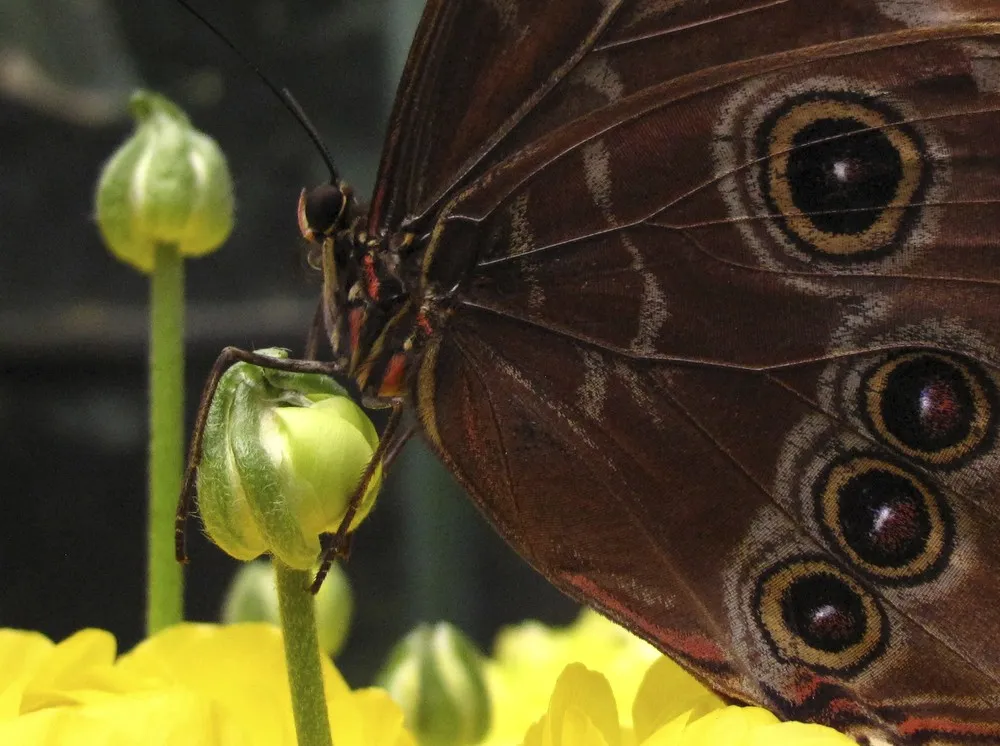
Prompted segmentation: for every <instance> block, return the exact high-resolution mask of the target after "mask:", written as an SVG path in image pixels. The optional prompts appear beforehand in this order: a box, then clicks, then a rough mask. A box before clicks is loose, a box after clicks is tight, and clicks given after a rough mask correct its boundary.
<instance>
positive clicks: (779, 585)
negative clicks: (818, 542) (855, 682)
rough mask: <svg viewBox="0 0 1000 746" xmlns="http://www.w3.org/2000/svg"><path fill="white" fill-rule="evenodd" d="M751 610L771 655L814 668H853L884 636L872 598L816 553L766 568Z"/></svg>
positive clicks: (879, 648) (869, 657)
mask: <svg viewBox="0 0 1000 746" xmlns="http://www.w3.org/2000/svg"><path fill="white" fill-rule="evenodd" d="M754 609H755V610H756V616H757V620H758V623H759V624H760V627H761V630H762V631H763V633H764V636H765V638H766V639H767V641H768V644H769V645H770V646H771V649H772V650H773V651H774V653H775V655H776V656H778V658H780V659H782V660H785V661H788V662H792V663H804V664H805V665H807V666H809V667H810V668H812V669H814V670H816V671H821V672H828V673H836V674H839V675H841V676H845V675H850V674H854V673H857V672H858V671H860V670H861V669H863V668H864V667H865V666H866V665H868V663H870V662H871V661H872V659H873V658H875V656H877V655H878V654H879V653H880V652H881V651H882V650H883V649H884V648H885V645H886V642H887V639H888V629H889V626H888V620H887V619H886V615H885V612H884V611H883V610H882V608H881V607H880V606H879V604H878V601H877V600H876V599H875V597H874V596H872V595H871V594H870V593H868V592H867V591H866V590H865V589H864V588H862V587H861V585H860V584H859V583H858V582H857V581H855V580H854V579H853V578H852V577H851V576H850V575H848V574H847V573H845V572H844V571H843V570H841V569H840V568H838V567H836V566H835V565H833V564H832V563H830V562H828V561H827V560H825V559H823V558H820V557H815V558H814V557H798V558H795V559H793V560H791V561H788V562H783V563H782V564H780V565H776V566H774V567H772V568H771V569H770V570H768V571H767V572H766V573H764V575H763V576H761V578H760V580H759V581H758V582H757V590H756V594H755V598H754Z"/></svg>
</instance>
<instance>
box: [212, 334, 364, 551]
mask: <svg viewBox="0 0 1000 746" xmlns="http://www.w3.org/2000/svg"><path fill="white" fill-rule="evenodd" d="M257 352H258V353H259V354H264V355H270V356H272V357H276V358H287V357H288V354H287V353H286V352H285V351H284V350H275V349H268V350H258V351H257ZM377 447H378V434H377V433H376V432H375V426H374V425H372V423H371V420H369V419H368V417H367V415H365V413H364V411H363V410H362V409H361V408H360V407H359V406H358V405H357V404H355V403H354V402H353V401H352V400H351V399H350V397H349V396H347V392H346V391H344V389H343V388H341V387H340V386H339V385H337V384H336V383H335V382H334V381H333V380H332V379H330V378H328V377H327V376H324V375H319V374H306V373H289V372H284V371H277V370H268V369H265V368H258V367H257V366H255V365H250V364H247V363H237V364H236V365H233V366H232V367H231V368H229V370H227V371H226V372H225V373H224V374H223V376H222V378H221V380H220V381H219V386H218V388H217V389H216V392H215V397H214V398H213V399H212V404H211V406H210V407H209V412H208V419H207V421H206V424H205V435H204V440H203V443H202V457H201V463H200V465H199V467H198V510H199V512H200V513H201V517H202V520H203V522H204V524H205V530H206V531H207V533H208V536H209V538H211V539H212V541H214V542H215V543H216V544H218V545H219V546H220V547H221V548H222V549H223V550H224V551H226V552H227V553H229V554H230V555H232V556H233V557H236V558H237V559H241V560H250V559H254V558H255V557H258V556H260V555H261V554H264V553H265V552H268V553H270V554H272V555H274V556H275V557H276V558H277V559H279V560H281V561H282V562H284V563H285V564H286V565H287V566H289V567H291V568H293V569H296V570H308V569H310V568H311V567H312V566H313V565H314V563H315V561H316V558H317V557H318V556H319V552H320V544H319V535H320V534H321V533H332V532H335V531H336V530H337V529H338V528H339V526H340V523H341V521H342V520H343V518H344V516H345V514H346V512H347V508H348V505H349V502H350V498H351V497H352V495H353V494H354V491H355V489H357V486H358V480H359V479H360V477H361V474H362V472H364V470H365V467H366V466H367V465H368V463H369V462H370V461H371V459H372V456H373V455H374V453H375V449H376V448H377ZM380 483H381V468H379V470H378V471H376V473H375V478H374V479H372V482H371V484H370V485H369V487H368V491H367V493H366V494H365V496H364V498H363V499H362V503H361V506H360V507H359V510H358V512H357V513H356V514H355V516H354V520H353V521H352V522H351V527H350V530H352V531H353V530H354V529H355V528H357V526H358V524H359V523H360V522H361V521H362V520H363V519H364V518H365V516H366V515H367V514H368V512H369V511H370V510H371V508H372V505H373V504H374V501H375V497H376V496H377V495H378V488H379V485H380Z"/></svg>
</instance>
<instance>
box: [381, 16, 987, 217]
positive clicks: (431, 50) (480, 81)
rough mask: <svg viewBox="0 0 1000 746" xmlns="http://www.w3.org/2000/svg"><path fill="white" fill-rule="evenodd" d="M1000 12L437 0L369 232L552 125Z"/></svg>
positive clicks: (405, 87) (395, 125)
mask: <svg viewBox="0 0 1000 746" xmlns="http://www.w3.org/2000/svg"><path fill="white" fill-rule="evenodd" d="M994 19H996V9H995V7H994V5H993V4H992V3H982V2H978V1H976V0H954V1H953V2H949V3H948V4H947V7H944V6H943V4H942V3H941V2H939V1H932V0H915V1H914V0H825V1H824V2H823V4H822V6H821V7H818V6H817V5H816V4H815V2H812V0H558V2H556V1H552V0H550V1H548V2H538V1H537V0H430V2H428V5H427V9H426V10H425V12H424V15H423V19H422V21H421V24H420V27H419V29H418V31H417V35H416V41H415V43H414V45H413V48H412V50H411V52H410V57H409V60H408V62H407V65H406V68H405V70H404V73H403V78H402V80H401V82H400V86H399V92H398V95H397V99H396V104H395V109H394V111H393V115H392V118H391V120H390V126H389V134H388V137H387V141H386V145H385V148H384V151H383V159H382V163H381V166H380V168H379V176H378V179H377V182H376V188H375V194H374V196H373V198H372V201H371V204H372V207H371V212H370V215H369V221H370V225H369V230H370V231H371V232H372V233H376V232H377V230H378V228H380V227H383V228H390V229H395V228H397V227H398V226H399V224H400V222H401V221H402V220H404V219H417V218H419V217H421V216H426V215H430V214H432V213H433V212H434V210H435V209H436V208H437V207H440V205H441V204H442V202H443V201H444V200H445V199H446V198H447V197H448V195H450V194H451V193H452V192H453V191H454V190H455V189H456V188H458V187H460V186H461V185H462V184H467V183H469V182H470V181H472V180H474V179H475V178H477V177H478V176H480V175H482V174H483V173H485V172H486V171H487V170H488V169H489V168H490V167H491V166H493V165H495V164H497V163H499V162H501V161H503V160H504V159H506V158H508V157H510V156H511V155H513V154H515V153H517V152H518V151H520V150H521V149H522V148H524V147H525V146H526V145H528V144H530V143H533V142H535V141H536V140H537V139H539V138H540V137H542V136H543V135H545V134H546V133H548V132H549V131H550V130H552V129H553V128H554V127H558V126H560V125H562V124H565V123H566V122H569V121H572V120H573V119H577V118H580V117H584V116H586V115H587V114H589V113H590V112H593V111H596V110H598V109H601V108H603V107H605V106H608V105H609V104H613V103H615V102H617V101H620V100H622V99H624V98H626V97H628V96H631V95H633V94H635V93H638V92H640V91H642V90H644V89H647V88H649V87H651V86H655V85H658V84H660V83H662V82H664V81H667V80H671V79H673V78H677V77H681V76H683V75H687V74H689V73H692V72H696V71H699V70H704V69H708V68H711V67H715V66H717V65H721V64H725V63H729V62H733V61H736V60H750V59H754V58H757V57H762V56H765V55H768V54H773V53H776V52H780V51H785V50H791V49H800V48H804V47H807V46H810V45H813V44H820V43H824V42H830V41H838V40H844V39H850V38H856V37H859V36H867V35H872V34H876V33H880V32H886V31H892V30H899V29H904V28H910V27H918V26H933V25H944V24H948V23H955V22H971V21H976V20H994Z"/></svg>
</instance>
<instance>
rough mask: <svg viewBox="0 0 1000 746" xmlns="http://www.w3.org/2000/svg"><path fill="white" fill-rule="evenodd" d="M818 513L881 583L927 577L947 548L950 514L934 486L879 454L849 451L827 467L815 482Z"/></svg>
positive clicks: (839, 545)
mask: <svg viewBox="0 0 1000 746" xmlns="http://www.w3.org/2000/svg"><path fill="white" fill-rule="evenodd" d="M816 513H817V518H818V521H819V524H820V527H821V528H822V531H823V533H824V534H825V535H826V537H827V539H828V540H829V541H830V542H831V544H833V546H834V547H835V548H836V549H838V550H839V551H840V552H841V553H842V554H843V555H844V556H845V557H846V558H847V559H848V560H849V561H850V562H851V564H852V565H853V566H854V567H855V568H856V569H857V570H859V571H860V572H863V573H865V574H866V575H868V576H870V577H872V578H874V579H876V580H879V581H881V582H884V583H888V584H908V585H909V584H914V583H922V582H925V581H927V580H930V579H931V578H933V577H934V576H935V575H936V574H937V573H938V572H940V570H941V569H942V568H943V567H944V566H945V564H946V563H947V560H948V556H949V555H950V553H951V549H952V544H953V540H954V526H953V520H952V517H951V514H950V512H949V511H948V509H947V506H946V505H945V503H944V502H943V501H942V500H941V498H940V497H939V496H938V494H937V492H936V491H935V490H934V489H933V488H932V487H931V486H930V485H928V484H927V483H925V482H924V481H923V480H922V479H920V478H918V477H917V476H916V475H914V474H913V473H911V472H910V471H909V470H907V469H905V468H903V467H902V466H899V465H897V464H894V463H891V462H889V461H886V460H884V459H881V458H876V457H873V456H865V455H853V456H850V457H848V458H846V459H844V460H842V461H840V462H838V463H836V464H834V465H833V466H832V467H830V468H829V469H828V470H827V471H826V472H825V473H824V475H823V476H822V477H821V478H820V480H819V483H818V485H817V489H816Z"/></svg>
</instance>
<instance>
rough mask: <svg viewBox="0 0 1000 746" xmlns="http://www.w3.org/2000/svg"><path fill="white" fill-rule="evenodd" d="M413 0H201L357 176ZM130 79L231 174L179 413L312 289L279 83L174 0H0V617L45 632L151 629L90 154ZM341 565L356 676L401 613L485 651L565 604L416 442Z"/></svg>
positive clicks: (304, 321) (205, 567) (115, 286)
mask: <svg viewBox="0 0 1000 746" xmlns="http://www.w3.org/2000/svg"><path fill="white" fill-rule="evenodd" d="M196 4H199V3H196ZM422 4H423V3H422V2H421V0H212V2H207V1H205V2H201V3H200V6H201V7H202V9H203V10H204V12H206V13H207V14H209V15H210V17H211V18H212V20H213V21H214V23H215V24H216V25H217V26H218V27H219V28H220V29H221V30H222V31H223V32H224V33H225V34H226V35H227V36H229V37H230V38H231V39H232V41H233V42H234V44H236V45H237V46H238V47H239V48H240V49H241V50H243V51H244V53H245V54H246V55H247V56H248V57H250V58H251V59H253V60H254V61H257V62H258V63H259V64H260V66H261V67H262V69H263V70H264V71H266V73H267V74H268V75H269V76H271V77H272V78H273V79H274V80H276V81H277V82H278V83H279V85H283V86H287V87H288V88H290V89H291V90H292V91H293V93H294V94H295V95H296V97H297V98H298V100H299V102H300V103H301V104H302V106H303V107H304V108H305V110H306V111H307V112H308V114H309V116H310V118H311V119H312V121H313V122H314V124H315V125H316V127H317V128H318V129H319V131H320V132H321V133H322V134H323V136H324V138H325V140H326V141H327V143H328V144H329V147H330V148H331V150H332V151H333V153H334V157H335V159H336V160H337V163H338V165H339V166H340V168H341V170H342V172H343V174H344V175H345V176H346V178H347V179H348V180H349V181H350V182H351V183H352V184H353V185H354V186H355V188H356V190H357V192H358V194H359V195H360V196H362V197H366V196H367V195H368V194H370V192H371V187H372V183H373V179H374V176H375V170H376V167H377V163H378V154H379V152H380V149H381V144H382V138H383V132H384V129H385V126H386V121H387V119H388V114H389V110H390V107H391V104H392V100H393V97H394V92H395V87H396V80H397V78H398V75H399V73H400V71H401V69H402V65H403V62H404V61H405V56H406V50H407V49H408V47H409V42H410V39H411V37H412V34H413V31H414V29H415V28H416V24H417V21H418V19H419V15H420V12H421V10H422ZM137 86H143V87H149V88H152V89H155V90H158V91H160V92H162V93H164V94H166V95H167V96H168V97H170V98H172V99H173V100H174V101H176V102H177V103H178V104H180V105H181V107H182V108H184V109H185V110H186V111H187V113H188V114H189V115H190V117H191V118H192V119H193V121H194V123H195V125H196V126H198V127H199V128H200V129H202V130H204V131H205V132H207V133H209V134H210V135H212V136H213V137H214V138H215V139H216V140H217V141H218V142H219V143H220V144H221V146H222V148H223V150H224V151H225V152H226V154H227V156H228V158H229V163H230V167H231V169H232V172H233V174H234V178H235V181H236V198H237V224H236V229H235V231H234V233H233V235H232V237H231V238H230V239H229V241H228V242H227V244H226V245H225V246H224V247H223V249H222V250H220V251H219V252H217V253H215V254H213V255H212V256H210V257H208V258H206V259H202V260H197V261H193V262H189V263H188V264H187V277H188V280H187V281H188V297H189V306H188V330H187V351H188V369H187V387H188V388H187V391H188V421H189V422H191V420H192V419H193V413H194V409H195V406H196V404H197V398H198V393H199V391H200V389H201V384H202V382H203V380H204V377H205V375H206V373H207V371H208V369H209V367H210V366H211V364H212V362H213V361H214V359H215V356H216V354H217V353H218V352H219V350H220V349H221V348H222V347H224V346H225V345H237V346H240V347H244V348H255V347H265V346H282V347H288V348H291V349H292V350H293V351H301V349H302V343H303V341H304V339H305V334H306V330H307V327H308V322H309V320H310V318H311V315H312V311H313V308H314V303H315V299H316V297H317V293H318V289H319V288H318V283H317V278H316V277H315V276H314V275H313V274H312V273H311V271H310V270H308V268H307V266H306V263H305V247H304V245H303V242H302V241H301V240H300V239H299V238H298V234H297V228H296V223H295V204H296V200H297V198H298V194H299V190H300V189H301V188H302V187H303V186H307V185H313V184H316V183H320V182H322V181H324V180H325V179H326V177H327V175H326V173H325V171H324V169H323V166H322V162H321V160H320V158H319V157H318V155H317V154H316V152H315V151H314V149H313V148H312V146H311V145H310V143H309V141H308V139H307V138H306V136H305V134H304V133H303V132H302V130H301V129H300V128H299V126H298V125H297V124H296V123H295V121H294V120H293V119H292V118H291V117H290V116H289V115H288V113H287V112H286V111H285V110H284V109H283V108H282V106H281V105H280V103H279V102H278V101H277V100H276V99H275V97H274V96H273V95H272V94H271V93H270V92H269V91H268V90H267V89H266V88H265V87H264V86H263V85H262V84H261V83H260V81H259V80H257V79H256V78H255V77H254V76H253V74H252V73H251V72H250V71H248V70H247V69H246V67H245V66H244V65H243V64H242V63H241V62H240V61H239V60H238V59H237V58H236V57H235V56H234V55H233V54H232V53H231V52H230V51H229V50H228V49H226V48H225V47H224V46H223V45H222V43H221V42H219V41H218V40H217V39H216V38H215V37H214V36H212V34H211V33H210V32H209V31H207V30H206V29H205V28H204V27H203V26H201V25H200V24H199V23H198V22H197V21H196V20H195V19H193V18H192V17H191V16H190V15H189V14H187V13H186V12H185V11H184V10H183V9H182V8H181V7H179V6H178V5H177V4H176V3H175V2H173V1H172V0H143V1H142V2H138V3H136V2H134V1H133V0H0V128H2V130H0V241H2V242H3V244H2V248H0V475H3V477H2V479H3V483H2V484H3V487H2V493H0V500H2V508H3V509H2V512H0V626H10V627H23V628H31V629H37V630H41V631H42V632H44V633H46V634H48V635H49V636H51V637H52V638H54V639H57V640H58V639H62V638H63V637H65V636H67V635H68V634H70V633H72V632H73V631H75V630H77V629H80V628H82V627H87V626H96V627H103V628H106V629H109V630H111V631H112V632H114V634H115V635H116V636H117V637H118V640H119V646H120V648H121V649H122V650H126V649H128V648H129V647H131V646H132V645H134V644H135V643H136V642H137V641H138V640H139V639H140V637H141V634H142V629H143V608H144V605H143V584H144V578H145V560H144V531H145V469H146V396H145V385H146V383H145V355H146V308H145V303H146V294H147V282H146V280H145V278H144V277H142V276H140V275H138V274H136V273H135V272H133V271H132V270H130V269H128V268H126V267H125V266H123V265H122V264H119V263H118V262H116V261H115V260H113V259H112V258H111V257H110V256H109V255H108V254H107V253H106V251H105V250H104V248H103V246H102V244H101V243H100V240H99V238H98V234H97V230H96V227H95V225H94V223H93V219H92V201H93V188H94V184H95V181H96V179H97V175H98V172H99V169H100V166H101V164H102V162H103V160H104V159H106V158H107V157H108V156H109V155H110V154H111V153H112V151H113V150H114V149H115V148H116V147H117V146H118V145H119V143H120V142H121V141H122V140H123V139H124V138H125V137H126V136H127V135H128V133H129V132H130V131H131V128H132V123H131V120H130V119H129V117H128V115H127V110H126V102H127V100H128V95H129V93H130V92H131V90H132V89H133V88H135V87H137ZM381 421H382V420H380V419H379V418H378V417H377V416H376V422H381ZM189 534H190V536H191V542H190V543H191V547H190V551H191V559H192V562H191V564H190V565H189V567H188V570H187V609H188V616H189V618H191V619H196V620H215V619H217V618H218V612H219V606H220V603H221V596H222V592H223V589H224V588H225V586H226V583H227V582H228V580H229V578H230V576H231V575H232V573H233V571H234V570H235V565H236V563H235V562H233V561H231V560H229V559H228V558H227V557H226V556H224V555H223V554H222V553H221V551H219V550H218V549H216V548H215V547H213V546H211V545H210V544H208V542H207V541H206V540H205V539H204V538H203V537H202V536H201V535H200V533H199V531H198V530H192V531H190V532H189ZM347 573H348V575H349V577H350V578H351V581H352V584H353V586H354V590H355V597H356V615H355V622H354V626H353V628H352V632H351V636H350V638H349V640H348V642H347V646H346V649H345V651H344V653H343V654H342V655H341V657H340V658H339V659H338V662H339V663H340V665H341V667H342V669H343V670H344V672H345V674H346V675H347V677H348V679H349V680H350V681H351V683H353V684H355V685H360V684H364V683H367V682H368V679H369V677H370V676H371V674H372V672H373V671H374V669H375V668H377V667H378V666H379V664H380V663H381V661H382V658H383V656H384V654H385V652H386V651H387V650H388V648H389V647H390V646H391V645H392V643H393V642H394V641H395V640H396V639H397V638H398V637H399V636H401V635H402V634H404V633H405V632H406V631H407V630H408V629H409V628H410V627H411V626H412V625H413V624H415V623H416V622H419V621H436V620H439V619H446V620H449V621H452V622H454V623H456V624H457V625H459V626H460V627H461V628H462V629H464V630H465V631H467V632H468V633H470V634H471V635H472V637H473V638H474V639H475V640H476V641H477V642H478V643H479V644H480V645H481V646H483V647H484V648H487V649H488V647H489V642H490V640H491V638H492V636H493V634H494V632H495V631H496V629H497V628H498V626H500V625H502V624H506V623H510V622H513V621H517V620H520V619H523V618H527V617H533V618H541V619H543V620H546V621H549V622H565V621H568V620H569V619H570V618H572V617H573V616H574V615H575V610H576V607H575V606H574V605H573V604H571V603H570V602H569V601H567V600H566V599H564V598H563V597H562V596H560V595H559V594H558V593H557V592H556V591H555V590H553V589H552V588H550V587H549V586H548V585H547V584H546V583H545V581H543V580H542V579H541V578H540V577H538V576H536V575H535V574H534V573H533V572H532V571H531V570H530V569H529V568H528V567H527V566H526V565H525V564H524V563H523V562H522V561H521V560H520V559H518V558H517V557H516V556H515V555H514V554H513V553H512V552H511V551H510V550H509V549H508V548H507V547H506V545H505V544H503V542H502V541H501V540H500V539H499V538H498V537H497V536H496V535H495V534H493V532H492V530H491V529H490V528H489V526H488V525H487V524H486V523H485V521H483V520H482V519H481V517H480V516H479V514H478V513H477V512H476V510H475V508H474V507H473V506H472V504H471V502H469V501H468V500H467V499H466V498H465V496H464V495H463V494H462V492H461V490H460V488H458V487H457V486H456V485H455V484H454V483H453V481H452V480H451V478H450V477H449V476H448V474H447V473H446V472H445V471H444V470H443V469H442V468H441V467H440V466H439V465H438V463H437V462H436V460H435V459H434V458H433V456H430V455H428V454H427V452H426V451H425V450H424V449H423V447H422V446H421V445H420V444H418V443H411V445H410V446H408V447H407V450H406V451H405V452H404V455H403V456H402V457H401V458H400V460H399V462H397V465H396V468H395V469H394V471H393V473H392V474H391V476H390V478H389V479H388V481H387V483H386V486H385V488H384V489H383V492H382V496H381V498H380V502H379V505H378V507H377V508H376V510H375V512H374V514H373V516H372V518H371V519H370V520H369V521H368V522H367V523H366V524H365V525H364V526H363V527H362V528H361V529H360V530H359V532H358V535H357V537H356V540H355V543H354V549H353V554H352V556H351V560H350V562H349V563H348V566H347Z"/></svg>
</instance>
